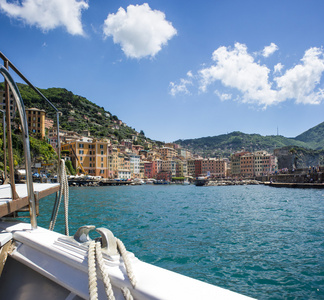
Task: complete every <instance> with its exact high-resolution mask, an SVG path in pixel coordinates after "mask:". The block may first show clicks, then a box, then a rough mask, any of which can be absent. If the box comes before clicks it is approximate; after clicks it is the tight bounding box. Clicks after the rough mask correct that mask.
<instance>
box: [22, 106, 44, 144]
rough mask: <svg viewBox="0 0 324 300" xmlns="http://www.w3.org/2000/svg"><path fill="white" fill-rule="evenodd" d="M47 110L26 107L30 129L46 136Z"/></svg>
mask: <svg viewBox="0 0 324 300" xmlns="http://www.w3.org/2000/svg"><path fill="white" fill-rule="evenodd" d="M45 114H46V113H45V110H43V109H38V108H26V116H27V123H28V130H29V131H30V132H32V133H36V134H37V133H38V134H40V135H41V137H42V138H44V137H45Z"/></svg>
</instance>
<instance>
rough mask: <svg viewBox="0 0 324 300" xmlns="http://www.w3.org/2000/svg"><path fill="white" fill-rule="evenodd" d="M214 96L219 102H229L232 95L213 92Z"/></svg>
mask: <svg viewBox="0 0 324 300" xmlns="http://www.w3.org/2000/svg"><path fill="white" fill-rule="evenodd" d="M215 94H216V95H217V96H218V97H219V99H220V100H221V101H226V100H231V99H232V95H231V94H226V93H220V92H219V91H217V90H216V91H215Z"/></svg>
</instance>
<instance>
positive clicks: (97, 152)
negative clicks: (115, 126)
mask: <svg viewBox="0 0 324 300" xmlns="http://www.w3.org/2000/svg"><path fill="white" fill-rule="evenodd" d="M61 148H62V152H63V154H64V152H68V153H69V156H70V158H71V161H72V165H73V167H74V168H75V169H76V170H78V173H82V172H84V173H86V174H88V175H91V176H100V177H102V178H108V177H109V160H108V158H109V152H108V142H105V141H97V140H91V139H87V140H79V141H74V142H71V143H66V144H64V145H62V147H61ZM82 169H83V170H82Z"/></svg>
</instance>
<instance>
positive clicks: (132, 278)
mask: <svg viewBox="0 0 324 300" xmlns="http://www.w3.org/2000/svg"><path fill="white" fill-rule="evenodd" d="M116 241H117V248H118V251H119V253H120V255H121V256H122V258H123V260H124V264H125V267H126V272H127V276H128V278H129V280H130V282H131V284H132V286H133V288H135V286H136V283H137V282H136V278H135V275H134V272H133V268H132V265H131V262H130V261H129V258H128V255H127V250H126V248H125V246H124V243H123V242H122V241H121V240H120V239H118V238H116Z"/></svg>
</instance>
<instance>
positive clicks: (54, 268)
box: [0, 52, 250, 300]
mask: <svg viewBox="0 0 324 300" xmlns="http://www.w3.org/2000/svg"><path fill="white" fill-rule="evenodd" d="M0 57H1V58H2V59H3V60H4V61H5V65H6V64H7V65H8V66H10V67H11V69H13V70H14V71H15V72H16V73H17V74H18V75H19V76H20V77H21V78H22V79H23V80H24V81H25V82H27V83H28V84H29V85H30V86H31V87H32V88H33V89H34V90H35V91H36V92H37V93H38V94H39V95H40V97H41V98H45V97H44V96H43V95H42V94H41V93H40V92H39V91H38V90H37V89H36V88H35V87H34V86H33V85H31V83H30V82H29V81H28V80H27V79H26V78H25V77H24V76H23V75H22V74H21V73H20V72H19V71H18V70H17V68H15V66H14V65H13V64H12V63H11V62H10V61H9V60H8V59H7V58H6V57H5V56H4V55H3V54H2V53H1V52H0ZM0 73H1V74H2V75H3V76H4V78H5V80H6V84H8V85H9V87H10V89H11V90H12V92H13V94H14V101H16V104H17V106H18V111H19V114H20V120H21V124H22V125H21V128H22V137H23V144H24V152H25V164H26V184H21V185H15V183H14V174H13V173H10V179H11V183H10V184H5V185H1V186H0V218H1V222H0V258H1V259H0V298H1V299H50V300H52V299H53V300H54V299H71V300H72V299H74V300H78V299H89V298H90V299H106V298H108V299H250V298H249V297H246V296H244V295H241V294H238V293H235V292H232V291H229V290H226V289H223V288H220V287H217V286H214V285H211V284H208V283H205V282H202V281H199V280H196V279H192V278H190V277H187V276H183V275H180V274H177V273H175V272H171V271H168V270H165V269H162V268H159V267H156V266H153V265H151V264H147V263H145V262H143V261H141V260H139V259H137V258H136V257H135V255H134V254H133V253H131V252H128V251H127V250H126V248H125V246H124V245H123V243H122V241H120V240H119V239H118V238H116V237H115V236H114V235H113V233H112V232H111V231H110V230H108V229H106V228H96V227H95V226H94V225H84V226H81V227H80V228H79V229H78V230H77V231H76V232H75V233H73V234H72V235H70V233H69V226H68V180H67V176H66V172H65V164H64V161H63V160H59V163H58V167H59V168H58V169H59V176H58V183H37V184H35V183H33V181H32V172H31V157H30V148H29V136H28V125H27V118H26V112H25V109H24V104H23V100H22V98H21V96H20V93H19V90H18V87H17V85H16V83H15V82H14V80H13V77H12V76H11V74H10V73H9V72H8V70H7V69H6V68H4V67H3V66H0ZM45 101H48V100H47V99H46V98H45ZM51 105H52V104H51ZM9 125H10V122H9ZM57 130H58V133H59V113H58V114H57ZM58 135H59V134H58ZM58 156H59V157H60V153H59V155H58ZM50 194H56V200H55V203H54V207H53V212H52V217H51V222H50V224H49V229H45V228H41V227H39V226H37V214H38V213H39V212H38V208H37V207H38V205H37V203H39V201H41V199H42V198H43V197H45V196H48V195H50ZM62 197H63V198H64V208H65V235H64V234H60V233H57V232H55V231H54V226H55V221H56V218H57V215H58V211H59V206H60V203H61V199H62ZM22 209H23V211H24V212H26V211H27V212H29V214H30V224H27V223H24V222H18V221H16V220H15V219H14V217H15V216H16V214H17V213H19V212H20V211H22ZM85 223H87V222H86V220H85ZM93 231H95V232H96V234H97V238H95V239H91V238H90V236H89V233H90V232H93ZM157 246H158V245H157ZM97 273H98V274H99V273H100V274H101V275H100V276H99V277H97Z"/></svg>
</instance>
